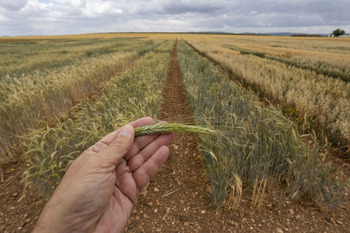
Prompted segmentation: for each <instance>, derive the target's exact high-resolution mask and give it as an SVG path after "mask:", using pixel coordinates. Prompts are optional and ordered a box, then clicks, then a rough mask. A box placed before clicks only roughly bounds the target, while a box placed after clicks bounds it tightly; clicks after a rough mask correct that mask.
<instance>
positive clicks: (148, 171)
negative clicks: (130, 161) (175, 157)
mask: <svg viewBox="0 0 350 233" xmlns="http://www.w3.org/2000/svg"><path fill="white" fill-rule="evenodd" d="M168 156H169V148H168V147H167V146H162V147H160V148H159V149H158V150H157V151H156V152H155V153H154V155H153V156H152V157H151V158H150V159H148V160H147V161H146V162H145V163H144V164H143V165H141V166H140V167H139V168H138V169H137V170H136V171H135V172H134V173H133V177H134V180H135V183H136V186H137V189H138V190H142V189H143V188H144V187H145V186H146V185H147V184H148V182H149V181H150V179H151V178H152V177H153V176H154V175H155V174H156V173H157V172H158V171H159V169H160V167H161V166H162V165H163V164H164V163H165V161H166V160H167V158H168Z"/></svg>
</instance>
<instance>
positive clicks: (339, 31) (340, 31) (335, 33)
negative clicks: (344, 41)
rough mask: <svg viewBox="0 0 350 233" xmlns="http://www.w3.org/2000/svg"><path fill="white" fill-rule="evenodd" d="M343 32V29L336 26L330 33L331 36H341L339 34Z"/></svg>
mask: <svg viewBox="0 0 350 233" xmlns="http://www.w3.org/2000/svg"><path fill="white" fill-rule="evenodd" d="M344 34H345V31H344V30H342V29H340V28H337V29H335V30H334V31H333V32H332V34H331V35H330V36H331V37H338V36H341V35H344Z"/></svg>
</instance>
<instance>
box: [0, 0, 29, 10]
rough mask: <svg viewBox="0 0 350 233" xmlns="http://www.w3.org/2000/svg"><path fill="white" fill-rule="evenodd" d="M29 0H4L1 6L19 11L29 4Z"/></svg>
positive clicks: (0, 2) (0, 3)
mask: <svg viewBox="0 0 350 233" xmlns="http://www.w3.org/2000/svg"><path fill="white" fill-rule="evenodd" d="M27 2H28V0H2V1H0V7H2V8H5V9H7V10H11V11H17V10H20V9H21V8H23V7H24V6H25V5H26V4H27Z"/></svg>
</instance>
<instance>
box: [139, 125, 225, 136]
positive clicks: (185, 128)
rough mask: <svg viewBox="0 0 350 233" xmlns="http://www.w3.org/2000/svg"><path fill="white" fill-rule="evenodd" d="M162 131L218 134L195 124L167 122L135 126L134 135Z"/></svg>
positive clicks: (159, 132)
mask: <svg viewBox="0 0 350 233" xmlns="http://www.w3.org/2000/svg"><path fill="white" fill-rule="evenodd" d="M164 133H191V134H206V135H218V134H219V132H218V131H215V130H212V129H209V128H205V127H201V126H197V125H184V124H180V123H167V124H156V125H146V126H142V127H137V128H135V137H136V136H142V135H148V134H164Z"/></svg>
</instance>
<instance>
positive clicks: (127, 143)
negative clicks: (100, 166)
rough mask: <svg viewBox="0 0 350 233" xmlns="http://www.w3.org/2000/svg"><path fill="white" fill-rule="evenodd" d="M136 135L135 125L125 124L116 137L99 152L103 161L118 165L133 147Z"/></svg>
mask: <svg viewBox="0 0 350 233" xmlns="http://www.w3.org/2000/svg"><path fill="white" fill-rule="evenodd" d="M134 137H135V129H134V127H133V126H131V125H125V126H124V127H122V128H121V129H120V132H119V134H118V135H117V137H116V139H115V140H114V141H112V142H111V143H110V144H109V146H107V147H105V148H104V149H103V150H102V151H100V152H99V155H100V156H99V158H100V159H101V160H103V163H107V164H108V163H110V164H113V165H114V166H116V165H117V164H118V162H119V161H120V160H121V159H122V158H123V157H124V156H125V155H126V153H127V152H128V151H129V149H130V148H131V146H132V143H133V142H134Z"/></svg>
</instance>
